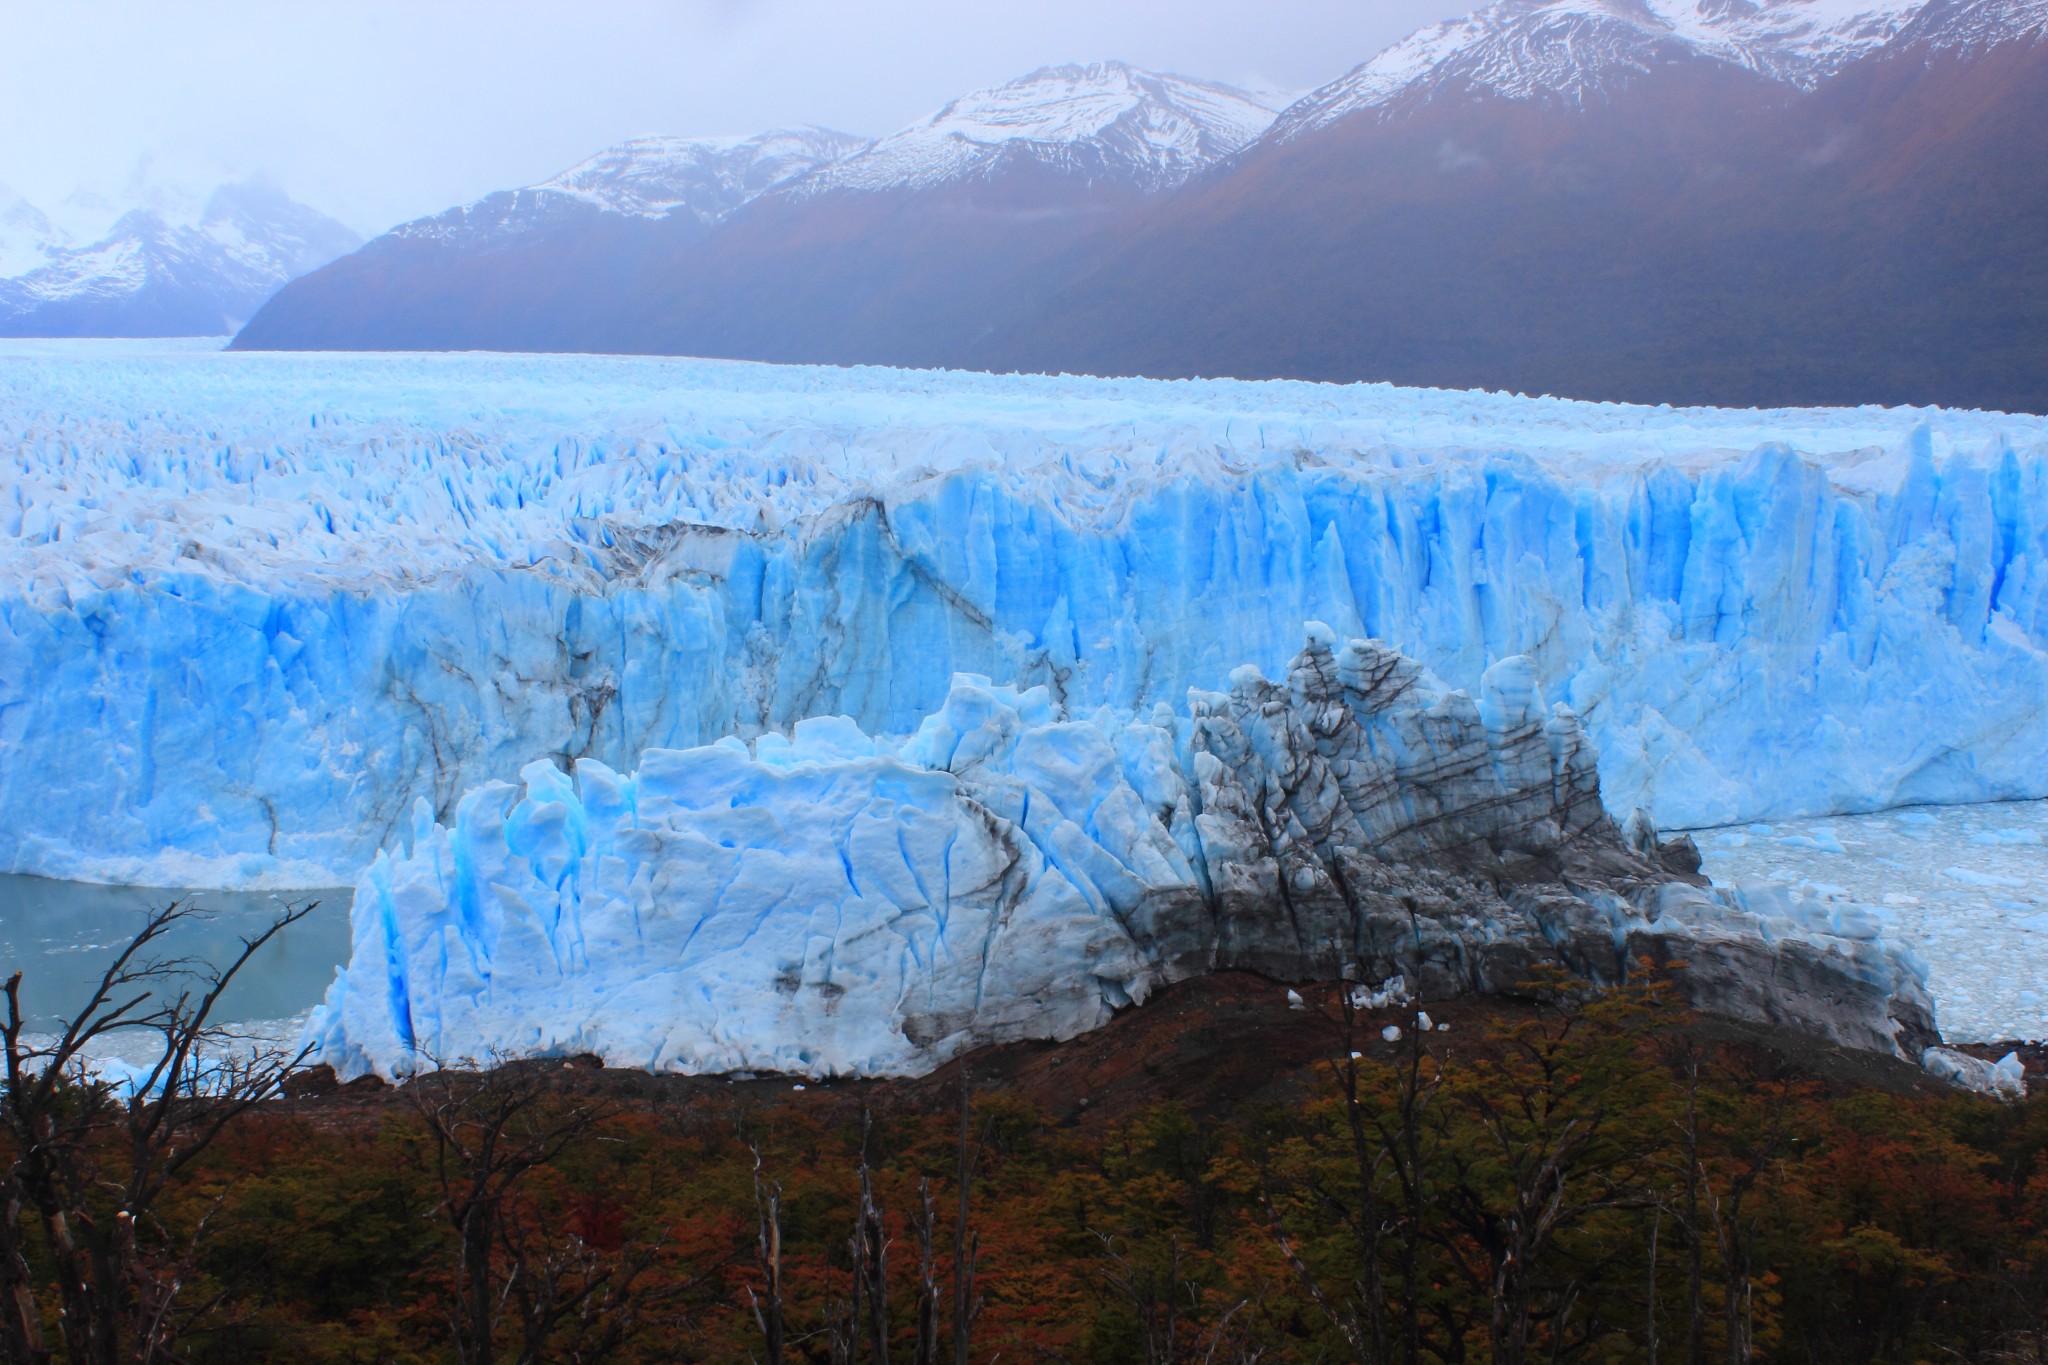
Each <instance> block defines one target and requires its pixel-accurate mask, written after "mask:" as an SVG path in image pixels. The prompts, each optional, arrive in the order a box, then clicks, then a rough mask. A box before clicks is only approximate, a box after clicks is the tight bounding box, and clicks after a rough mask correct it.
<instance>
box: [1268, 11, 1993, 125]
mask: <svg viewBox="0 0 2048 1365" xmlns="http://www.w3.org/2000/svg"><path fill="white" fill-rule="evenodd" d="M1923 2H1924V0H1501V2H1500V3H1498V4H1493V5H1488V6H1487V7H1486V8H1484V9H1480V10H1476V11H1474V12H1473V13H1471V14H1468V15H1466V16H1464V17H1463V18H1459V19H1452V20H1448V21H1446V22H1444V23H1440V24H1432V25H1430V26H1429V27H1427V28H1424V29H1421V30H1419V31H1417V32H1416V33H1414V34H1412V35H1411V36H1409V37H1408V38H1406V39H1404V40H1402V41H1401V42H1399V43H1396V44H1394V45H1393V46H1392V47H1390V48H1388V49H1387V50H1386V51H1384V52H1382V53H1380V54H1379V55H1378V56H1376V57H1374V58H1373V59H1372V60H1371V61H1369V62H1367V63H1365V64H1364V65H1363V66H1360V67H1358V68H1357V69H1356V70H1354V71H1352V72H1350V73H1349V74H1347V75H1345V76H1344V77H1342V78H1341V79H1339V80H1336V81H1333V82H1331V83H1330V84H1329V85H1326V86H1323V87H1322V88H1321V89H1319V90H1316V91H1314V92H1312V93H1311V94H1309V95H1308V96H1307V97H1306V98H1304V99H1302V100H1300V101H1299V102H1298V103H1296V104H1295V105H1293V106H1292V107H1290V108H1289V109H1287V110H1286V111H1285V112H1284V113H1283V114H1282V115H1281V116H1280V118H1279V120H1278V121H1277V122H1276V124H1275V125H1274V128H1273V132H1272V134H1271V136H1272V137H1273V139H1274V140H1276V141H1287V140H1290V139H1292V138H1295V137H1299V136H1301V135H1302V134H1303V133H1305V132H1308V131H1310V130H1312V129H1315V128H1319V127H1325V126H1328V125H1329V124H1331V123H1334V122H1336V121H1338V120H1340V119H1344V118H1348V117H1350V116H1352V115H1354V114H1359V113H1364V112H1367V111H1379V112H1380V113H1382V114H1383V115H1388V116H1390V115H1392V114H1393V113H1395V112H1397V111H1399V110H1400V109H1402V108H1404V107H1406V106H1409V105H1412V104H1415V103H1419V102H1421V101H1425V100H1428V99H1430V98H1433V97H1436V96H1439V95H1442V94H1446V93H1452V92H1457V93H1464V94H1472V93H1483V94H1489V95H1494V96H1498V97H1500V98H1503V99H1511V100H1534V101H1554V102H1559V103H1563V104H1567V105H1574V106H1576V105H1583V104H1585V103H1586V102H1588V101H1589V100H1595V99H1599V98H1602V97H1604V96H1607V95H1610V94H1612V93H1613V92H1614V91H1615V90H1616V89H1617V88H1618V87H1620V86H1623V85H1626V84H1628V83H1630V82H1634V81H1639V80H1642V79H1643V78H1645V77H1646V76H1648V75H1649V74H1650V73H1652V72H1654V71H1655V70H1657V69H1658V68H1660V67H1667V66H1672V65H1676V64H1679V63H1684V62H1689V61H1708V62H1720V63H1726V64H1728V65H1730V66H1735V67H1740V68H1743V69H1746V70H1749V71H1754V72H1756V73H1757V74H1758V75H1761V76H1763V77H1765V78H1767V79H1769V80H1772V81H1776V82H1780V83H1782V84H1785V85H1789V86H1792V87H1795V88H1797V89H1800V90H1811V89H1813V88H1814V87H1815V86H1817V85H1819V84H1820V83H1821V82H1822V81H1823V80H1825V79H1826V78H1827V77H1829V76H1831V75H1833V74H1834V73H1835V72H1836V71H1839V70H1840V69H1841V68H1842V67H1843V66H1845V65H1847V64H1848V63H1850V62H1852V61H1854V60H1856V59H1857V58H1859V57H1862V56H1865V55H1867V54H1869V53H1871V52H1874V51H1876V50H1877V49H1878V48H1880V47H1883V46H1884V45H1885V44H1886V43H1887V42H1889V41H1890V40H1891V39H1892V37H1893V36H1894V35H1895V34H1897V33H1898V32H1899V30H1900V29H1901V28H1902V27H1904V25H1905V24H1906V23H1907V22H1908V21H1909V20H1910V19H1911V18H1912V17H1913V15H1914V13H1915V12H1916V11H1917V10H1918V9H1919V8H1920V7H1921V5H1922V3H1923ZM2011 2H2012V3H2020V2H2021V0H2011Z"/></svg>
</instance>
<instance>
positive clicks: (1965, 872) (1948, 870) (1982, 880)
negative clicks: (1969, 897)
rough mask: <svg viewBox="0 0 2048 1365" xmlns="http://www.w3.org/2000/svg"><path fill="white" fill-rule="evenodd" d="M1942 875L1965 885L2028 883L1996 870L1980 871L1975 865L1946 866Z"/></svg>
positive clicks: (2019, 885)
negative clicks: (2001, 874) (2000, 873)
mask: <svg viewBox="0 0 2048 1365" xmlns="http://www.w3.org/2000/svg"><path fill="white" fill-rule="evenodd" d="M1941 875H1942V876H1944V877H1948V878H1951V879H1953V880H1955V881H1959V882H1961V883H1962V884H1963V885H1965V886H2001V887H2009V888H2011V887H2022V886H2025V885H2026V883H2025V882H2023V881H2021V880H2020V879H2019V878H2017V877H2002V876H2000V875H1999V874H1997V873H1996V872H1979V871H1978V870H1977V869H1975V868H1973V867H1944V868H1943V869H1942V870H1941Z"/></svg>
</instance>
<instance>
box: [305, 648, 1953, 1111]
mask: <svg viewBox="0 0 2048 1365" xmlns="http://www.w3.org/2000/svg"><path fill="white" fill-rule="evenodd" d="M1310 632H1311V633H1310V638H1309V643H1308V645H1307V647H1306V648H1305V649H1303V650H1302V651H1301V652H1300V654H1299V655H1297V656H1296V657H1295V659H1294V660H1293V661H1292V663H1291V665H1290V666H1289V668H1288V670H1287V673H1286V675H1285V678H1284V681H1281V682H1271V681H1268V680H1267V679H1266V678H1265V677H1264V676H1263V675H1262V674H1261V672H1260V671H1259V670H1258V669H1257V668H1254V667H1249V666H1247V667H1242V668H1239V669H1236V670H1233V673H1232V676H1231V680H1230V685H1229V689H1228V691H1227V692H1203V691H1199V690H1197V691H1194V692H1192V693H1191V694H1190V696H1189V697H1188V699H1187V711H1186V713H1185V714H1184V715H1177V714H1176V713H1175V712H1174V711H1173V710H1172V709H1170V708H1168V707H1166V706H1165V705H1163V704H1162V705H1160V706H1158V707H1155V708H1154V710H1153V712H1152V714H1150V715H1149V716H1145V717H1133V716H1129V715H1126V714H1122V713H1118V712H1116V711H1113V710H1112V709H1110V708H1102V709H1099V710H1098V711H1096V712H1095V713H1094V714H1092V715H1090V716H1088V717H1085V718H1081V717H1076V716H1075V715H1074V714H1073V713H1072V712H1071V711H1069V710H1068V709H1066V708H1064V707H1062V706H1061V705H1059V703H1058V702H1057V701H1056V700H1055V699H1054V698H1053V696H1052V694H1051V692H1050V689H1049V688H1047V687H1046V686H1044V685H1040V686H1036V687H1032V688H1029V689H1025V690H1022V691H1020V690H1018V689H1016V688H1013V687H1006V686H996V685H992V684H990V682H989V681H988V680H987V679H986V678H979V677H973V676H967V675H963V676H961V677H958V678H955V679H954V680H953V683H952V686H951V690H950V692H949V693H948V695H947V697H946V699H945V701H944V704H943V705H942V706H941V708H940V709H939V710H938V711H937V712H936V713H934V714H933V715H931V716H930V717H928V718H926V719H925V720H924V722H923V723H922V724H920V725H919V727H918V728H917V730H916V731H915V732H914V733H913V734H912V735H911V736H910V737H909V738H908V739H906V740H904V741H903V742H902V743H901V744H900V745H891V744H888V743H886V742H884V743H880V744H878V743H877V742H876V741H875V740H874V739H873V738H871V737H869V736H868V735H866V734H864V733H863V732H862V731H861V729H860V728H859V727H858V726H857V725H855V724H854V723H853V722H852V721H851V720H850V719H847V718H845V717H823V718H811V719H807V720H804V721H801V722H799V723H798V724H797V725H796V726H795V727H794V730H793V732H792V734H791V735H790V736H788V737H784V736H783V735H781V734H779V733H774V732H770V733H766V734H763V735H761V736H760V737H758V738H757V739H756V740H755V741H754V742H753V744H752V745H751V747H750V746H749V745H747V744H746V743H744V742H742V741H740V740H738V739H735V738H732V737H727V738H725V739H722V740H720V741H718V742H717V743H715V744H711V745H706V746H701V747H698V748H694V749H689V750H681V751H677V750H656V751H653V752H650V753H648V754H646V755H644V756H643V757H642V760H641V763H640V767H639V769H638V771H637V772H635V773H633V774H630V775H621V774H619V773H616V772H614V771H613V770H612V769H610V768H609V767H607V766H605V765H604V764H602V763H599V762H597V761H596V760H593V759H588V758H586V759H582V760H579V761H578V762H577V764H576V767H575V772H574V775H573V776H571V775H570V774H567V773H564V772H562V771H561V770H560V769H558V768H557V767H556V766H555V765H554V764H553V763H551V762H548V761H546V760H540V761H537V762H535V763H532V764H530V765H529V766H528V767H527V768H526V770H525V772H524V773H523V778H524V783H525V790H524V793H523V794H522V793H521V792H520V791H519V790H518V789H516V788H514V787H512V786H511V785H509V784H506V783H503V782H492V783H486V784H484V785H483V786H481V787H479V788H477V789H476V790H474V791H472V792H469V793H468V794H466V795H465V796H463V797H462V799H461V800H460V801H459V802H458V803H457V805H456V808H455V813H454V817H453V819H452V821H451V822H449V823H447V824H438V823H436V822H435V821H434V820H433V817H432V814H431V812H430V811H429V810H428V808H427V805H426V803H425V801H424V800H422V801H420V802H419V803H418V805H417V806H416V807H415V813H414V817H413V818H414V828H413V832H412V839H411V849H410V851H409V852H404V853H397V854H380V855H379V856H378V858H377V860H376V861H375V862H374V863H372V864H371V866H370V868H369V870H368V871H366V872H365V873H364V874H363V877H362V879H361V881H360V882H359V883H358V885H357V891H356V899H355V903H354V908H353V919H352V925H353V934H354V941H353V945H352V949H351V955H350V961H349V965H348V966H347V967H346V968H345V969H344V971H343V972H342V973H341V974H340V975H339V977H338V978H337V979H336V981H335V983H334V985H333V987H332V988H331V989H330V991H329V993H328V996H327V999H326V1002H325V1003H324V1004H323V1005H322V1006H321V1008H320V1009H319V1010H317V1011H316V1012H315V1014H314V1017H313V1019H312V1021H311V1024H310V1025H309V1034H310V1037H311V1038H312V1039H313V1040H314V1041H315V1042H317V1044H318V1046H319V1048H320V1055H321V1057H322V1058H323V1059H324V1060H326V1061H328V1062H330V1063H331V1064H333V1065H335V1067H336V1069H337V1070H338V1071H340V1072H341V1073H343V1074H344V1075H353V1074H358V1073H360V1072H363V1071H367V1070H374V1071H377V1072H379V1073H381V1074H384V1075H400V1074H404V1073H407V1072H410V1071H414V1070H417V1069H419V1068H421V1067H422V1066H431V1065H437V1064H445V1063H451V1062H455V1061H459V1060H465V1059H468V1060H477V1061H482V1060H486V1059H489V1058H493V1057H504V1056H525V1055H531V1054H536V1053H538V1054H543V1055H563V1054H575V1053H585V1052H588V1053H596V1054H598V1055H600V1056H602V1057H603V1058H604V1059H605V1060H606V1062H607V1063H608V1064H612V1065H627V1066H637V1067H645V1068H648V1069H650V1070H680V1071H687V1072H725V1071H733V1070H758V1069H768V1070H776V1071H782V1072H790V1073H796V1074H804V1075H871V1074H891V1073H905V1072H909V1073H916V1072H921V1071H924V1070H928V1069H930V1068H931V1067H933V1066H935V1065H937V1064H939V1063H940V1062H942V1061H944V1060H945V1059H946V1058H947V1057H949V1056H951V1055H953V1054H955V1053H957V1052H960V1051H963V1050H965V1049H967V1048H969V1047H972V1046H975V1045H979V1044H981V1043H986V1042H994V1041H1007V1040H1014V1039H1020V1038H1047V1037H1050V1038H1065V1037H1071V1036H1073V1035H1075V1034H1078V1033H1081V1032H1083V1031H1085V1030H1087V1029H1090V1028H1093V1027H1095V1026H1097V1025H1099V1024H1101V1023H1103V1022H1105V1021H1106V1020H1107V1019H1108V1018H1109V1015H1110V1014H1111V1012H1112V1011H1113V1010H1114V1009H1115V1008H1117V1007H1118V1006H1121V1005H1126V1004H1130V1003H1132V1002H1133V1001H1140V1000H1143V999H1144V998H1145V996H1146V995H1147V994H1148V993H1149V992H1150V991H1151V990H1152V989H1153V988H1154V987H1155V986H1157V985H1159V984H1161V983H1163V982H1166V981H1171V980H1175V979H1178V978H1181V977H1185V976H1190V975H1194V974H1197V973H1200V972H1205V971H1210V970H1215V969H1217V968H1249V969H1253V970H1257V971H1261V972H1264V973H1266V974H1268V975H1270V976H1274V977H1277V978H1280V979H1282V980H1304V979H1311V978H1316V979H1330V978H1332V977H1336V976H1339V975H1346V976H1352V977H1354V978H1355V979H1359V980H1362V981H1367V982H1373V983H1378V982H1383V981H1387V980H1390V979H1391V978H1394V977H1397V976H1398V977H1400V978H1401V979H1402V980H1403V981H1404V982H1406V983H1407V985H1408V986H1409V987H1411V988H1413V989H1416V990H1420V991H1422V992H1424V993H1425V994H1426V995H1427V996H1428V997H1429V998H1431V999H1440V998H1443V997H1445V996H1448V995H1453V994H1462V993H1465V992H1469V991H1475V990H1503V989H1507V990H1511V989H1514V988H1515V987H1517V986H1519V985H1521V984H1522V983H1525V982H1527V981H1529V980H1531V979H1532V978H1533V977H1534V976H1535V975H1536V974H1537V971H1538V969H1539V968H1540V966H1541V965H1542V964H1545V963H1553V964H1558V965H1565V966H1568V967H1570V968H1571V969H1573V970H1575V971H1578V972H1580V973H1582V974H1584V975H1586V976H1588V977H1590V978H1592V979H1594V980H1597V981H1614V980H1618V979H1621V978H1622V977H1624V976H1625V975H1627V974H1628V973H1629V971H1630V970H1632V968H1631V966H1630V964H1632V963H1635V962H1636V961H1638V960H1639V959H1640V958H1642V957H1644V956H1648V957H1651V958H1653V959H1658V960H1663V961H1671V960H1673V959H1682V960H1684V961H1685V962H1686V963H1687V964H1689V965H1688V966H1687V967H1686V968H1685V970H1684V971H1682V972H1680V973H1679V974H1678V975H1679V979H1680V981H1681V985H1682V987H1683V988H1684V989H1686V990H1688V992H1689V994H1690V995H1691V997H1692V998H1693V999H1694V1001H1695V1002H1696V1003H1698V1004H1701V1005H1704V1006H1706V1007H1708V1008H1712V1009H1715V1010H1718V1011H1720V1012H1723V1013H1728V1014H1734V1015H1737V1016H1740V1017H1746V1018H1755V1019H1765V1020H1769V1021H1772V1022H1777V1023H1783V1024H1788V1025H1791V1026H1795V1027H1801V1028H1805V1029H1808V1030H1811V1031H1814V1032H1817V1033H1819V1034H1820V1035H1821V1036H1824V1037H1827V1038H1829V1039H1832V1040H1833V1041H1835V1042H1837V1043H1841V1044H1845V1045H1848V1046H1854V1047H1864V1048H1877V1049H1880V1050H1886V1051H1894V1052H1896V1051H1899V1050H1901V1048H1903V1049H1904V1050H1905V1051H1906V1052H1907V1053H1908V1054H1909V1055H1913V1056H1917V1055H1918V1054H1919V1051H1920V1046H1921V1045H1922V1044H1924V1043H1926V1042H1931V1041H1934V1030H1933V1016H1932V1007H1931V1006H1930V1005H1929V1003H1928V1001H1927V997H1926V995H1925V992H1924V990H1923V988H1922V980H1921V977H1922V969H1921V968H1919V967H1918V965H1917V964H1915V963H1913V962H1911V961H1910V960H1908V959H1906V958H1904V957H1902V956H1901V955H1899V954H1896V953H1894V952H1892V951H1890V950H1889V949H1887V948H1885V947H1883V946H1882V945H1880V944H1879V943H1877V942H1875V941H1874V937H1873V935H1871V934H1869V933H1866V932H1863V931H1862V926H1861V925H1860V922H1859V923H1843V922H1841V919H1840V916H1841V914H1842V912H1841V909H1840V907H1834V908H1833V912H1834V914H1835V915H1836V919H1835V920H1834V921H1830V920H1829V919H1828V918H1827V917H1826V914H1827V912H1826V911H1823V912H1821V913H1820V914H1818V915H1815V914H1813V913H1810V912H1809V911H1808V910H1807V909H1806V908H1805V907H1803V906H1794V905H1791V904H1789V903H1781V899H1782V898H1780V900H1772V901H1771V903H1770V904H1768V905H1763V904H1752V903H1751V901H1750V900H1749V899H1748V898H1746V897H1741V896H1731V895H1728V894H1720V893H1713V892H1709V891H1706V890H1703V889H1701V888H1700V887H1698V886H1696V885H1694V884H1691V883H1690V882H1688V881H1687V880H1686V879H1685V878H1684V877H1683V875H1678V874H1674V873H1673V872H1671V871H1670V870H1668V869H1665V868H1662V867H1659V866H1658V865H1657V864H1656V863H1655V862H1654V861H1652V860H1651V859H1648V858H1645V857H1643V856H1641V855H1640V854H1639V853H1636V852H1633V851H1632V850H1631V849H1630V848H1628V847H1627V846H1625V845H1624V843H1623V841H1622V837H1621V833H1620V831H1619V829H1617V827H1616V826H1615V824H1614V822H1613V821H1612V820H1611V819H1609V818H1608V816H1607V815H1606V813H1605V811H1604V810H1603V809H1602V806H1601V802H1600V792H1599V780H1598V777H1597V774H1596V772H1595V769H1594V754H1593V752H1592V749H1591V746H1590V745H1589V744H1588V743H1587V742H1586V739H1585V735H1584V732H1583V730H1582V728H1581V727H1580V725H1579V723H1578V719H1577V717H1575V716H1574V715H1573V714H1572V713H1571V711H1570V709H1569V708H1567V707H1564V706H1561V705H1560V706H1557V707H1555V708H1546V707H1545V706H1544V703H1543V698H1542V696H1541V692H1540V689H1539V688H1538V687H1537V685H1536V682H1535V670H1534V667H1533V665H1532V664H1531V662H1530V661H1529V660H1527V659H1524V658H1509V659H1504V660H1501V661H1500V662H1498V663H1495V664H1494V665H1492V666H1491V667H1490V668H1488V669H1487V670H1486V672H1485V674H1484V675H1483V677H1482V680H1481V687H1480V690H1479V695H1478V696H1477V697H1476V698H1475V697H1473V696H1470V695H1467V694H1466V693H1465V692H1463V691H1457V690H1448V689H1446V688H1445V687H1444V686H1443V684H1442V683H1441V681H1440V680H1438V679H1436V678H1434V677H1432V676H1431V675H1429V674H1428V673H1427V671H1426V670H1424V669H1423V668H1422V667H1421V666H1420V665H1418V664H1416V663H1415V662H1414V661H1413V660H1410V659H1407V658H1405V657H1403V656H1401V655H1400V654H1398V653H1396V652H1394V651H1392V650H1389V649H1387V648H1385V647H1384V646H1383V645H1380V644H1379V643H1378V642H1373V641H1363V640H1354V641H1351V642H1349V643H1348V644H1346V645H1344V646H1343V647H1341V648H1338V647H1337V642H1336V640H1335V638H1334V636H1333V635H1332V634H1331V632H1330V631H1329V630H1328V628H1327V627H1324V626H1322V625H1320V624H1319V623H1317V624H1314V625H1312V626H1311V628H1310ZM1652 851H1653V852H1654V850H1652ZM1694 861H1695V863H1696V861H1697V860H1696V858H1695V859H1694ZM1758 894H1760V895H1764V896H1765V897H1767V898H1768V897H1769V896H1771V894H1772V893H1758Z"/></svg>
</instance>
